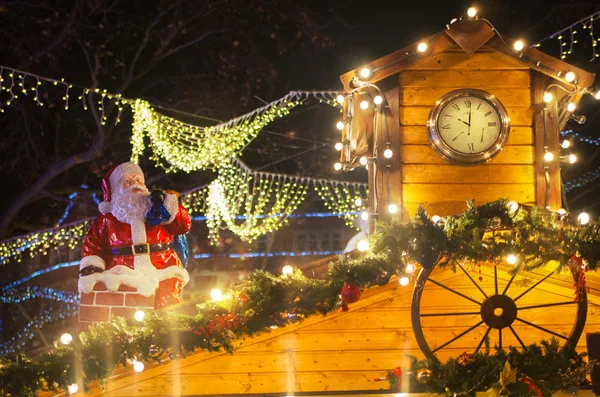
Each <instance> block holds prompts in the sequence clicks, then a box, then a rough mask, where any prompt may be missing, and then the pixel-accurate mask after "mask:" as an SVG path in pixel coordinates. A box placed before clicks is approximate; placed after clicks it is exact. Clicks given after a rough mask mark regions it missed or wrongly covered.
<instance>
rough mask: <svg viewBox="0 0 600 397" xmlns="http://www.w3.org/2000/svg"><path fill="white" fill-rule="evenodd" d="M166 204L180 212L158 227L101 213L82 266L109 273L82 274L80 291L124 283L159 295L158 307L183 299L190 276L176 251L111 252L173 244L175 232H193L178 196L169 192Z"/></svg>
mask: <svg viewBox="0 0 600 397" xmlns="http://www.w3.org/2000/svg"><path fill="white" fill-rule="evenodd" d="M165 206H166V207H167V210H169V213H175V212H176V214H175V216H172V217H171V219H169V222H168V223H165V224H160V225H157V226H152V225H149V224H146V223H144V222H141V221H133V222H131V223H124V222H121V221H119V220H118V219H117V218H116V217H115V216H114V215H112V214H111V213H110V212H109V213H106V214H101V215H99V216H98V217H97V218H96V220H95V221H94V224H93V225H92V227H91V228H90V230H89V232H88V234H87V236H86V238H85V241H84V243H83V258H82V260H81V263H80V268H81V269H83V268H84V267H87V266H97V267H99V268H101V269H103V270H105V272H104V273H94V274H92V275H89V276H83V277H80V279H79V291H80V292H83V293H88V292H90V291H91V290H92V289H93V287H94V285H95V284H96V282H103V283H104V284H105V285H106V286H107V287H108V289H109V290H117V289H118V288H119V286H120V285H121V284H124V285H128V286H131V287H136V288H137V289H138V292H139V293H141V294H142V295H146V296H150V295H152V294H155V295H156V304H155V307H156V308H159V307H164V306H169V305H171V304H174V303H178V302H180V301H181V289H182V286H183V285H184V284H185V283H187V281H188V280H189V275H188V273H187V271H186V270H185V269H184V268H183V267H182V265H181V261H180V260H179V257H178V256H177V253H176V252H175V250H168V251H160V252H152V253H150V254H138V255H133V253H132V254H131V255H118V256H113V255H112V253H111V250H112V249H113V248H123V247H125V248H129V247H131V246H132V245H139V244H150V245H152V244H163V243H171V242H173V239H174V235H177V234H185V233H187V232H189V231H190V229H191V220H190V216H189V214H188V212H187V211H186V210H185V208H184V207H183V206H182V205H181V204H178V203H177V201H176V198H175V197H174V196H172V197H170V195H169V196H168V198H167V200H166V201H165Z"/></svg>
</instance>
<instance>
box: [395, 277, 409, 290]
mask: <svg viewBox="0 0 600 397" xmlns="http://www.w3.org/2000/svg"><path fill="white" fill-rule="evenodd" d="M398 281H399V282H400V285H401V286H403V287H406V286H407V285H408V284H409V283H410V279H409V278H408V277H406V276H403V277H400V280H398Z"/></svg>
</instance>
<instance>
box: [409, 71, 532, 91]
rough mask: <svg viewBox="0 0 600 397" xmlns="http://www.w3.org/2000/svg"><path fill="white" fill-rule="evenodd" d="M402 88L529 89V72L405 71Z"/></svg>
mask: <svg viewBox="0 0 600 397" xmlns="http://www.w3.org/2000/svg"><path fill="white" fill-rule="evenodd" d="M399 82H400V86H401V87H424V88H428V87H429V88H431V87H436V88H442V87H444V88H445V87H448V88H456V89H459V88H476V89H481V90H485V89H488V88H510V87H514V88H520V89H523V88H527V87H529V86H530V80H529V71H527V70H511V71H509V70H405V71H402V72H401V73H400V74H399Z"/></svg>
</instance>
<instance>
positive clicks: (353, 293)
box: [342, 283, 360, 303]
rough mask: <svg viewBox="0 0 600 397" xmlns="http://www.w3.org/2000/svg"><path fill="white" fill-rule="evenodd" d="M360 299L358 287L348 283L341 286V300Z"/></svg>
mask: <svg viewBox="0 0 600 397" xmlns="http://www.w3.org/2000/svg"><path fill="white" fill-rule="evenodd" d="M359 299H360V287H359V286H358V285H356V284H352V283H348V284H346V285H344V286H343V287H342V300H343V301H344V302H346V303H354V302H356V301H358V300H359Z"/></svg>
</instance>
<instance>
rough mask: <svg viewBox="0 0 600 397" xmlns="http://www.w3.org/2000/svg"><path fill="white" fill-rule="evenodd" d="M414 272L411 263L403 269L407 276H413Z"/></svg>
mask: <svg viewBox="0 0 600 397" xmlns="http://www.w3.org/2000/svg"><path fill="white" fill-rule="evenodd" d="M415 270H417V267H416V266H415V265H413V264H412V263H409V264H408V265H406V267H405V268H404V271H405V272H406V273H408V274H413V273H414V272H415Z"/></svg>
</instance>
